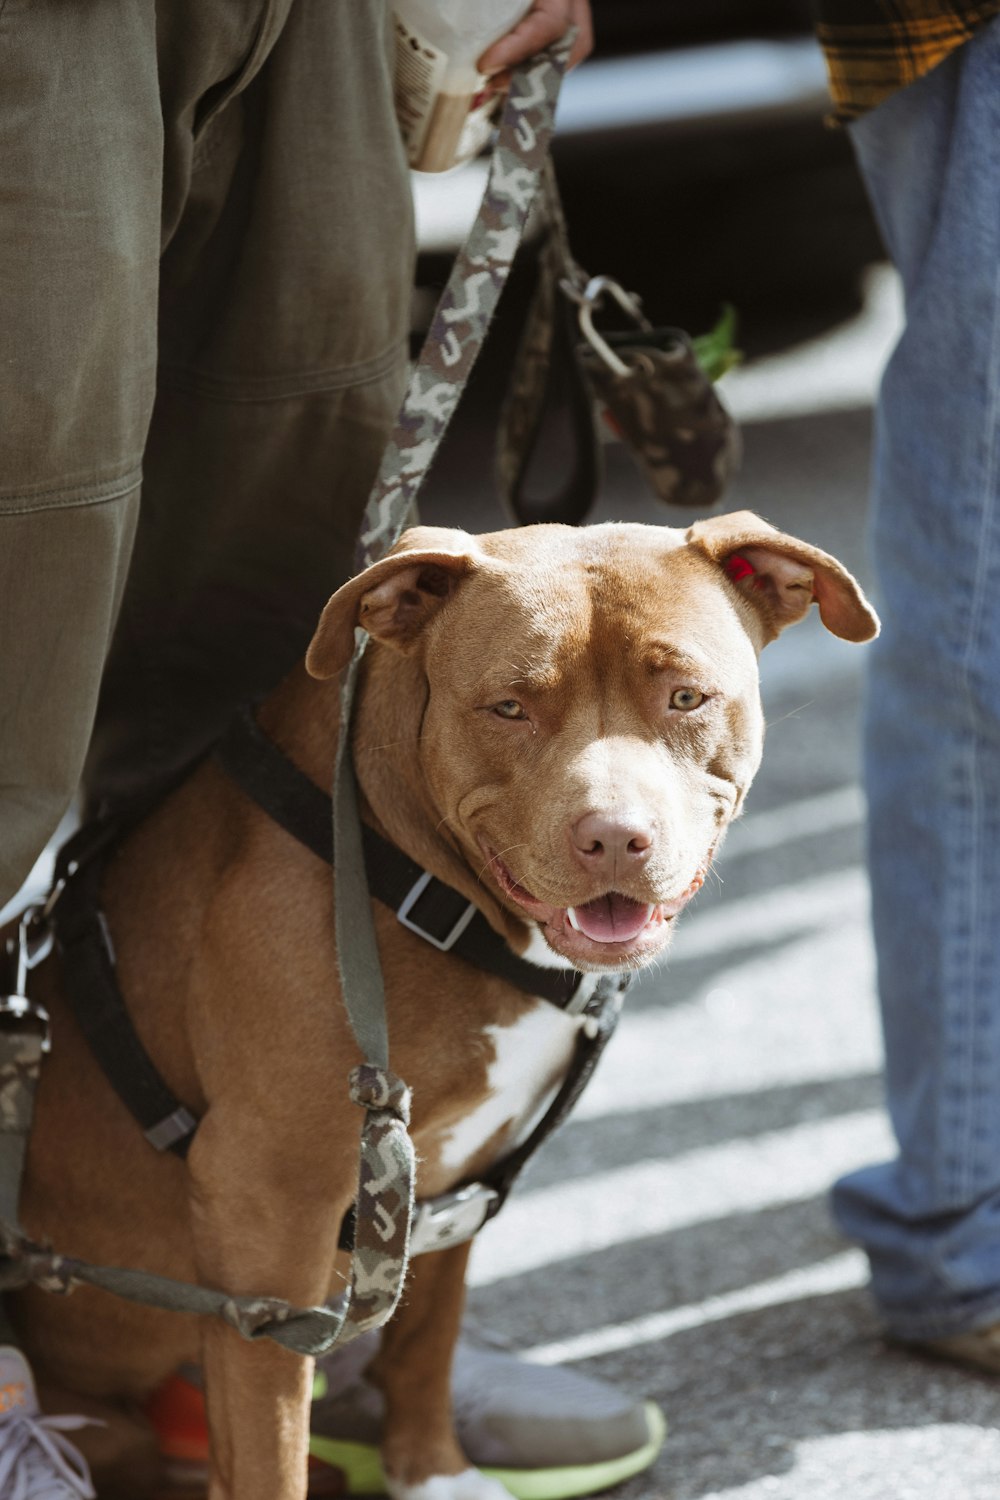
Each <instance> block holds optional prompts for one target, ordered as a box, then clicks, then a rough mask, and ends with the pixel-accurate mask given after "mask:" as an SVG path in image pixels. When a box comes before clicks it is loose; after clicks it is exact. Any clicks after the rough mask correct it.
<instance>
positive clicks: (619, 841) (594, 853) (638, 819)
mask: <svg viewBox="0 0 1000 1500" xmlns="http://www.w3.org/2000/svg"><path fill="white" fill-rule="evenodd" d="M571 842H572V845H573V853H574V854H575V855H576V858H577V859H578V860H579V862H580V863H581V864H582V865H583V867H584V869H585V870H591V871H594V872H597V873H599V874H602V875H603V874H607V875H612V874H614V872H615V871H616V870H618V871H624V870H626V869H628V868H630V867H631V868H634V867H635V866H636V865H640V864H642V863H643V862H644V861H645V860H646V859H648V857H649V852H650V850H651V849H652V847H653V829H652V827H651V822H650V819H649V817H648V815H647V814H645V813H644V812H643V811H642V810H641V809H640V808H627V809H626V810H625V811H624V812H616V813H603V812H589V813H585V814H584V816H583V817H582V818H581V819H580V821H579V822H578V823H575V824H574V825H573V829H572V833H571Z"/></svg>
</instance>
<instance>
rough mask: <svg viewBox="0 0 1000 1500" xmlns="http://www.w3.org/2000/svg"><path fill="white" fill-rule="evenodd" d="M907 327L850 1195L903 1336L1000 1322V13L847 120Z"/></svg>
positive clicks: (887, 514)
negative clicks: (873, 1060) (885, 1150)
mask: <svg viewBox="0 0 1000 1500" xmlns="http://www.w3.org/2000/svg"><path fill="white" fill-rule="evenodd" d="M852 134H853V136H854V140H855V144H856V147H857V151H858V156H859V159H860V162H861V165H862V169H863V172H864V175H865V178H866V181H867V184H868V187H869V191H870V194H871V197H872V201H873V203H874V205H875V209H876V212H877V214H878V217H879V219H880V222H881V225H882V228H883V232H884V236H885V239H886V243H887V246H888V248H889V251H890V253H891V254H892V256H893V258H894V260H895V261H896V264H897V266H898V267H899V270H900V272H901V275H902V279H903V284H904V289H905V296H906V313H907V322H906V329H905V332H904V333H903V335H902V338H901V340H900V342H899V345H898V347H897V349H896V350H895V352H894V354H893V357H892V359H891V361H890V363H889V366H888V369H887V371H886V374H885V377H884V380H883V384H882V390H881V394H880V397H879V402H878V410H877V423H876V458H875V486H874V488H875V494H874V516H873V538H874V549H875V559H876V563H877V567H878V573H879V579H880V583H881V590H882V598H881V605H880V608H881V611H882V618H883V621H884V630H883V634H882V637H881V639H880V640H879V641H878V642H877V643H876V645H875V646H874V647H873V649H872V656H871V664H870V678H869V684H868V702H867V730H866V735H867V744H866V767H867V771H866V774H867V788H868V798H869V808H870V869H871V879H872V898H873V916H874V927H875V937H876V947H877V953H878V976H879V993H880V999H881V1005H882V1015H883V1026H884V1034H885V1043H886V1074H887V1089H888V1098H889V1108H890V1112H891V1115H892V1122H893V1126H894V1129H895V1132H896V1136H897V1138H898V1142H899V1158H898V1160H897V1161H895V1162H892V1163H888V1164H884V1165H880V1166H876V1167H872V1168H869V1169H866V1170H863V1171H860V1172H856V1173H854V1174H852V1175H851V1176H850V1177H848V1178H846V1179H844V1180H843V1181H841V1182H840V1183H838V1184H837V1187H836V1189H835V1194H834V1208H835V1213H836V1217H837V1219H838V1221H839V1223H840V1225H841V1227H842V1228H843V1229H844V1230H845V1231H846V1232H847V1233H848V1234H849V1235H850V1236H852V1237H853V1238H856V1239H857V1240H859V1241H860V1242H861V1243H862V1245H864V1247H865V1248H866V1250H867V1252H868V1255H869V1257H870V1260H871V1267H872V1277H873V1288H874V1292H875V1296H876V1298H877V1301H878V1303H879V1305H880V1307H881V1310H882V1312H883V1314H884V1316H885V1318H886V1322H887V1324H888V1327H889V1329H890V1331H892V1332H893V1333H894V1334H896V1335H897V1336H898V1337H901V1338H903V1339H907V1340H925V1339H934V1338H939V1337H941V1336H944V1335H949V1334H953V1333H956V1332H960V1331H963V1330H969V1329H976V1328H981V1327H983V1326H985V1325H988V1324H993V1323H996V1322H997V1321H998V1320H1000V152H998V146H1000V22H993V23H992V24H991V25H990V26H989V27H987V28H986V29H985V30H984V31H983V32H981V33H980V34H979V35H978V36H977V38H976V39H975V40H974V41H972V42H971V43H969V44H968V45H967V46H966V47H964V48H962V49H961V50H960V51H959V52H957V53H955V54H954V55H953V56H952V58H950V59H949V60H948V61H947V62H946V63H944V64H943V65H942V66H941V67H940V68H938V69H937V70H936V71H935V72H933V73H931V74H929V75H928V76H927V77H926V78H924V79H922V80H921V81H920V82H919V83H917V84H915V85H913V86H912V87H911V88H909V89H907V90H905V91H904V92H903V93H901V94H899V95H897V96H895V97H894V98H893V99H891V100H889V101H888V102H887V103H886V104H883V105H882V106H880V107H879V108H878V109H877V110H876V111H875V112H874V113H873V114H872V115H870V116H868V117H866V118H864V119H863V120H862V121H860V122H859V123H858V124H857V125H856V126H854V127H852Z"/></svg>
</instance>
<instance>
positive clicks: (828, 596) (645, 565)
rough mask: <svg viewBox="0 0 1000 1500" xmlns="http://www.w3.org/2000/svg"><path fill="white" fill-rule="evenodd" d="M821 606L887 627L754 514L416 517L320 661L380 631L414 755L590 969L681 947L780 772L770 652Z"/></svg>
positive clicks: (472, 857) (866, 629) (510, 885)
mask: <svg viewBox="0 0 1000 1500" xmlns="http://www.w3.org/2000/svg"><path fill="white" fill-rule="evenodd" d="M813 602H815V603H816V604H817V605H818V607H819V612H820V617H821V619H822V621H823V623H824V624H825V625H826V627H827V628H828V629H829V630H831V631H833V632H834V634H836V635H839V636H842V637H844V638H845V639H847V640H852V641H863V640H868V639H870V638H871V637H872V636H874V635H875V633H876V632H877V630H878V621H877V619H876V617H875V615H874V613H873V611H872V609H871V608H870V606H869V605H868V603H867V601H866V600H865V598H864V596H863V594H862V593H861V590H860V588H859V587H858V585H857V583H856V582H855V581H854V579H853V578H852V577H851V576H850V574H849V573H847V572H846V571H845V570H844V568H842V567H841V565H840V564H839V563H838V562H837V561H836V560H835V559H834V558H832V557H830V556H828V555H827V554H826V553H824V552H821V551H819V550H818V549H817V548H815V547H811V546H809V545H807V544H806V543H804V542H800V541H796V540H795V539H794V538H792V537H789V536H785V535H784V534H783V533H781V532H779V531H776V530H774V528H773V527H771V526H769V525H767V523H766V522H764V521H761V520H759V519H758V518H757V517H756V516H754V515H752V514H751V513H750V512H748V511H741V512H738V513H736V514H733V515H728V516H720V517H717V518H714V519H712V520H709V521H700V522H698V523H696V524H695V525H694V526H692V527H690V529H689V530H687V531H682V530H674V529H671V528H666V527H657V526H640V525H604V526H590V527H584V528H581V529H574V528H572V527H565V526H528V527H524V528H523V529H520V530H514V531H503V532H495V533H493V534H491V535H487V536H478V537H473V536H469V535H466V534H465V533H464V532H461V531H446V530H443V529H439V528H434V527H423V526H418V527H415V528H413V529H412V530H411V531H408V532H407V533H406V534H405V535H404V537H403V538H402V540H401V541H400V542H399V543H398V545H397V546H396V547H395V548H393V550H392V552H391V553H389V554H388V555H387V556H386V557H385V558H384V559H383V560H382V561H381V562H378V563H376V564H375V565H374V566H373V567H371V568H369V569H368V570H367V571H366V572H364V573H362V574H360V575H359V576H358V577H357V578H354V579H352V580H351V581H350V582H349V583H347V584H345V586H344V587H343V588H341V589H340V590H338V592H337V593H336V594H334V596H333V598H332V599H331V600H330V602H329V604H328V605H327V607H326V609H325V610H324V612H323V616H322V618H321V620H320V623H319V627H318V629H317V631H316V634H315V637H314V639H313V642H312V644H311V646H310V648H309V653H308V656H307V658H306V664H307V666H308V668H309V671H310V672H311V673H312V674H313V675H314V676H316V677H328V676H331V675H333V674H334V673H335V672H337V671H338V670H339V669H340V668H341V667H342V666H343V665H344V664H345V663H346V661H347V660H348V659H349V657H350V655H351V651H352V649H353V645H354V630H355V626H356V625H361V626H363V627H364V628H365V630H367V631H368V632H369V634H370V635H371V636H372V637H373V638H374V640H376V641H378V642H380V643H381V644H382V645H383V646H385V647H387V648H389V649H391V650H393V651H397V652H401V653H404V654H405V655H406V656H408V657H410V658H411V659H412V660H415V661H416V662H417V663H418V664H419V667H420V669H421V671H422V672H423V675H424V678H425V681H426V691H427V696H426V701H425V704H424V712H423V719H422V723H421V728H420V737H419V742H418V745H417V747H416V753H417V754H418V755H419V757H420V762H421V767H422V775H423V777H424V778H425V781H426V785H427V788H428V791H429V793H430V796H431V799H432V801H433V804H434V806H435V809H436V811H437V812H438V814H439V816H440V818H441V819H442V826H443V828H445V829H446V830H447V833H448V835H449V836H450V837H451V839H452V840H453V841H454V842H455V843H456V844H457V846H458V847H459V849H460V850H461V852H462V854H463V856H464V858H465V860H466V861H467V862H468V863H469V864H470V865H471V866H472V867H473V868H475V869H477V870H481V871H482V877H481V878H482V880H483V881H484V882H485V883H487V885H489V886H491V887H492V888H493V891H494V893H495V894H499V896H500V898H501V899H502V900H503V901H504V902H506V903H507V905H508V906H509V907H511V908H513V909H514V910H516V911H517V912H518V914H519V915H520V916H521V917H522V918H523V919H524V920H525V921H526V922H528V923H531V922H534V923H536V924H537V925H538V927H539V928H540V929H541V931H542V932H543V934H544V936H545V938H546V940H547V942H548V944H549V946H550V947H551V948H552V949H554V950H555V952H556V953H557V954H558V955H560V956H561V957H562V958H564V959H566V960H569V961H570V962H571V963H572V964H574V965H575V966H576V967H578V968H590V969H604V968H612V969H617V968H622V967H624V966H626V965H631V966H636V965H639V964H641V963H644V962H646V961H647V960H649V959H650V958H651V957H653V956H654V955H655V954H656V953H658V952H659V951H660V950H662V949H663V948H664V947H665V946H666V943H667V942H668V941H669V937H670V933H671V926H672V919H673V918H674V917H675V916H676V915H677V913H678V912H679V911H680V910H681V909H682V907H683V906H684V905H685V904H686V903H687V901H688V900H689V899H690V898H691V896H692V895H693V894H694V892H695V891H696V890H697V889H698V888H699V887H700V885H701V884H702V882H703V880H704V878H705V874H706V871H707V869H708V866H709V863H710V862H711V859H712V855H713V853H714V851H715V848H716V846H717V844H718V842H719V839H720V837H721V835H722V832H723V830H724V829H725V828H726V826H727V824H728V823H729V822H730V820H731V819H732V818H733V816H734V815H735V814H736V813H737V812H738V811H739V809H740V806H741V803H742V801H743V797H744V794H745V792H746V790H747V787H748V786H749V784H750V781H751V780H752V778H753V775H754V772H755V771H756V769H757V765H758V763H759V761H760V753H761V745H762V741H763V717H762V713H761V707H760V697H759V691H758V680H757V654H758V652H759V651H760V649H761V647H762V646H764V645H765V644H766V643H767V642H768V641H770V640H773V639H774V637H775V636H776V635H778V633H779V632H780V631H781V630H782V629H784V627H785V626H786V625H790V624H793V623H794V622H795V621H797V620H800V619H802V617H803V616H804V615H805V614H806V613H807V611H808V609H809V607H810V606H811V605H812V603H813Z"/></svg>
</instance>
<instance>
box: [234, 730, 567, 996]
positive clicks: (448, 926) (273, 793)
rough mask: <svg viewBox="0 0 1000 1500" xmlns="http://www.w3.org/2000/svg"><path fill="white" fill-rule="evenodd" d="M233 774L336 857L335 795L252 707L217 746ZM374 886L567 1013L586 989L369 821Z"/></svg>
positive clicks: (451, 948) (283, 820)
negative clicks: (512, 941)
mask: <svg viewBox="0 0 1000 1500" xmlns="http://www.w3.org/2000/svg"><path fill="white" fill-rule="evenodd" d="M214 755H215V759H216V760H217V761H218V762H219V764H220V765H221V766H222V767H223V769H224V770H225V771H226V773H227V775H228V776H230V777H231V778H232V780H233V781H235V782H236V784H237V785H238V786H239V787H240V788H241V789H242V790H243V791H244V792H245V793H246V794H247V796H248V797H250V798H251V799H252V800H253V801H254V802H256V803H257V805H258V807H260V808H262V809H263V811H264V812H266V813H267V814H268V816H269V817H271V818H273V819H274V821H275V822H276V823H278V824H279V825H280V826H281V827H282V828H283V829H284V830H285V832H286V833H290V834H291V835H292V836H293V838H296V839H298V841H299V843H300V844H304V845H305V847H306V848H307V849H310V850H311V851H312V853H313V854H315V855H316V856H317V857H318V858H319V859H322V860H325V861H326V862H327V864H330V863H331V862H332V859H333V810H332V804H331V799H330V796H329V794H328V793H327V792H324V791H323V789H322V788H321V787H318V786H317V785H316V783H315V782H314V781H311V780H310V779H309V777H308V776H307V775H306V774H305V772H304V771H302V770H300V769H299V767H298V766H297V765H296V764H295V762H294V761H292V760H289V758H288V756H287V755H286V754H285V753H284V751H283V750H281V749H280V748H279V747H278V746H277V745H276V744H275V743H274V741H273V740H272V739H269V738H268V736H267V735H266V734H265V733H264V731H263V730H262V729H261V727H260V725H259V724H258V723H257V721H256V719H255V718H254V716H253V712H252V711H251V710H250V709H249V708H245V709H243V710H241V711H240V712H239V713H238V714H236V715H235V716H234V718H233V720H232V722H231V723H230V725H229V728H228V730H227V731H226V733H225V735H224V736H223V737H222V739H221V740H220V741H219V743H218V745H217V746H216V748H215V751H214ZM361 841H362V847H363V850H364V863H365V870H366V872H367V875H368V888H369V891H370V893H371V895H372V896H374V897H375V898H376V900H378V901H381V902H382V904H383V905H384V906H388V907H391V908H392V910H394V911H395V912H396V914H397V916H398V917H399V920H400V922H401V923H402V924H403V926H404V927H408V928H409V929H410V931H411V932H415V933H416V934H417V935H418V936H419V937H422V938H423V939H424V940H425V941H426V942H428V943H430V944H432V946H433V947H435V948H440V949H442V950H443V951H446V952H449V953H454V954H456V955H457V957H459V958H462V959H464V960H465V962H466V963H469V964H472V965H473V966H474V967H475V968H477V969H482V970H484V971H485V972H486V973H487V974H495V975H496V976H497V977H498V978H500V979H503V980H506V982H507V983H508V984H512V985H513V986H514V987H515V988H516V989H518V990H520V991H521V992H522V993H523V994H525V995H531V996H533V997H535V998H536V999H539V1000H548V1001H549V1002H550V1004H552V1005H557V1006H559V1008H560V1009H563V1010H565V1009H566V1008H568V1007H570V1006H571V1002H572V1001H573V1000H574V998H575V997H576V996H577V995H578V994H579V992H580V989H581V984H582V981H583V975H582V974H580V973H578V972H577V971H576V970H575V969H548V968H543V967H542V966H541V965H540V964H533V963H529V962H528V960H527V959H524V958H520V957H518V955H517V954H516V953H512V952H511V950H510V948H508V946H507V944H506V943H505V941H504V939H503V938H502V937H501V936H500V934H499V933H498V932H496V931H494V929H493V928H492V927H491V926H490V924H489V922H487V920H486V918H485V917H484V916H483V914H482V912H480V911H479V909H478V907H476V906H475V905H474V904H473V903H472V902H471V901H469V899H468V897H466V896H463V895H462V894H461V892H459V891H456V890H454V889H453V887H451V886H450V885H446V884H445V882H444V881H443V880H438V878H437V877H436V876H434V875H431V874H430V872H429V871H427V870H424V869H423V868H422V866H420V865H418V864H417V862H416V861H415V860H412V859H411V858H410V857H409V855H408V854H404V853H403V851H402V849H399V848H397V847H396V845H395V844H391V843H390V842H389V840H388V839H384V838H383V837H382V836H381V834H378V833H376V832H375V830H374V828H370V827H369V826H368V824H367V823H366V824H363V825H362V829H361Z"/></svg>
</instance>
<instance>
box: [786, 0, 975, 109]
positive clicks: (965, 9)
mask: <svg viewBox="0 0 1000 1500" xmlns="http://www.w3.org/2000/svg"><path fill="white" fill-rule="evenodd" d="M813 11H814V13H815V17H816V34H817V36H818V37H819V40H820V42H821V44H822V47H823V51H824V53H825V54H826V66H827V72H828V73H829V75H830V92H831V94H832V95H833V102H834V105H835V107H836V117H837V119H838V120H853V119H856V118H857V116H858V115H861V114H864V112H865V110H868V109H873V108H874V106H875V105H876V104H880V103H881V102H882V100H883V99H886V98H888V96H889V95H890V94H892V93H894V92H895V90H896V89H899V88H903V87H904V85H905V84H908V83H913V82H915V81H916V79H918V78H920V77H922V76H923V74H924V73H927V72H929V71H930V69H931V68H934V67H936V66H937V64H938V63H940V62H943V61H944V59H945V58H946V57H947V56H948V54H949V52H951V51H953V50H954V48H955V47H959V46H961V44H962V43H963V42H967V41H968V40H969V38H970V37H971V36H972V35H973V33H974V32H975V30H976V28H977V27H979V26H981V25H982V24H983V22H984V21H988V20H990V18H991V17H992V16H996V15H1000V0H974V3H969V0H950V3H949V0H813Z"/></svg>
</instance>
